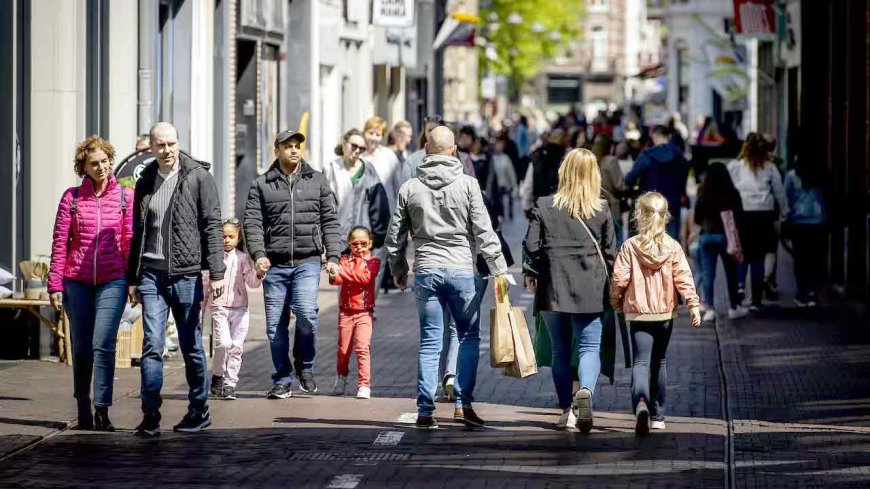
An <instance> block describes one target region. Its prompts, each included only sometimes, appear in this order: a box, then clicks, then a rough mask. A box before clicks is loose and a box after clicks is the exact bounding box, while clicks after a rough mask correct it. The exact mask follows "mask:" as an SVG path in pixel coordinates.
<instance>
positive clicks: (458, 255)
mask: <svg viewBox="0 0 870 489" xmlns="http://www.w3.org/2000/svg"><path fill="white" fill-rule="evenodd" d="M428 139H429V140H428V142H427V143H426V152H427V156H426V158H425V159H424V160H423V163H422V164H421V165H420V166H419V167H418V169H417V176H416V178H412V179H411V180H408V181H407V182H405V183H404V184H403V185H402V188H401V189H400V190H399V198H398V201H397V205H396V211H395V212H394V213H393V217H392V220H391V221H390V229H389V232H388V233H387V241H386V247H387V251H388V252H389V254H390V265H391V266H392V270H393V275H394V279H395V282H396V285H398V286H399V287H400V288H401V289H405V288H406V287H407V280H408V276H407V274H408V271H409V268H408V262H407V260H406V258H405V256H404V254H403V253H401V252H400V248H401V247H400V243H399V239H400V237H401V236H402V235H404V234H405V233H407V232H408V231H410V232H411V236H412V237H413V239H414V257H415V258H414V273H415V276H414V289H415V292H416V297H417V311H418V314H419V318H420V350H419V353H418V367H417V422H416V426H417V427H419V428H422V429H430V428H434V427H437V423H436V421H435V417H434V415H435V402H434V397H435V391H436V389H437V384H438V359H439V356H440V354H441V347H442V336H443V328H444V314H443V309H442V306H443V305H445V304H446V306H447V308H448V309H449V311H450V314H451V316H452V317H453V320H454V321H455V322H456V330H457V335H458V337H459V358H458V366H457V372H456V381H455V385H454V391H455V395H456V401H455V409H454V419H455V420H456V421H459V422H461V423H464V424H465V425H467V426H472V427H483V426H485V422H484V421H483V419H481V418H480V417H479V416H478V415H477V413H476V412H475V411H474V409H473V405H472V403H473V401H474V386H475V383H476V380H477V365H478V360H479V357H480V301H481V299H482V287H480V282H481V281H482V278H480V276H479V275H477V274H476V273H475V263H474V262H475V253H476V252H480V253H481V254H483V256H484V259H485V260H486V263H487V265H488V267H489V269H490V271H491V273H492V275H494V276H495V277H496V278H497V280H505V277H504V276H505V275H506V274H507V265H506V263H505V260H504V257H503V256H502V252H501V243H500V242H499V240H498V237H497V236H496V234H495V232H494V231H493V229H492V224H491V222H490V219H489V216H488V215H487V212H486V208H485V207H484V205H483V197H482V195H481V193H480V187H479V185H478V183H477V180H476V179H475V178H473V177H470V176H468V175H463V169H462V163H461V162H460V161H459V160H458V159H457V158H456V156H455V155H456V153H457V148H456V143H455V142H454V137H453V132H452V131H451V130H450V129H449V128H447V127H436V128H435V129H433V130H432V131H431V132H430V133H429V136H428Z"/></svg>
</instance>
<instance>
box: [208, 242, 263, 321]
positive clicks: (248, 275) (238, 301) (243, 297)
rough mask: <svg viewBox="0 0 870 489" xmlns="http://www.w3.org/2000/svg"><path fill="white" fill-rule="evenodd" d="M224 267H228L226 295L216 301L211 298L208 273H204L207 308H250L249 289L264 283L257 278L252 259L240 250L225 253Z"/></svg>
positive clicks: (225, 276)
mask: <svg viewBox="0 0 870 489" xmlns="http://www.w3.org/2000/svg"><path fill="white" fill-rule="evenodd" d="M224 265H226V266H227V271H226V272H225V273H224V280H226V285H225V286H224V293H223V294H221V296H220V297H218V298H217V299H216V300H213V299H212V298H211V289H209V287H210V285H211V282H210V281H209V276H208V271H204V272H202V283H203V290H204V291H205V307H211V306H224V307H248V287H251V288H252V289H256V288H257V287H259V286H260V284H262V283H263V280H262V279H260V278H259V277H257V272H256V270H254V266H253V264H252V263H251V258H250V257H249V256H248V254H247V253H244V252H241V251H239V250H233V251H230V252H229V253H227V252H224Z"/></svg>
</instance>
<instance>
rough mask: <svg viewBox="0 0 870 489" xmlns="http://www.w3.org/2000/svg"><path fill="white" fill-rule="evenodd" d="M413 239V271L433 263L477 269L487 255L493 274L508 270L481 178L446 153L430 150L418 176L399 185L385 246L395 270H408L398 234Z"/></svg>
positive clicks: (438, 265) (433, 264) (434, 264)
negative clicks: (466, 172)
mask: <svg viewBox="0 0 870 489" xmlns="http://www.w3.org/2000/svg"><path fill="white" fill-rule="evenodd" d="M408 231H410V232H411V236H412V237H413V239H414V271H415V272H419V271H420V270H425V269H430V268H453V269H462V270H474V269H475V266H474V263H475V256H476V255H477V253H480V254H482V255H483V257H484V259H485V260H486V263H487V265H488V266H489V269H490V272H491V273H492V275H494V276H497V275H503V274H506V273H507V264H506V263H505V259H504V256H502V252H501V243H500V242H499V239H498V236H496V234H495V232H494V231H493V229H492V223H491V222H490V220H489V214H488V213H487V212H486V207H484V205H483V196H482V195H481V194H480V185H478V183H477V179H475V178H474V177H470V176H467V175H464V174H463V171H462V163H460V161H459V160H458V159H457V158H455V157H453V156H446V155H428V156H426V158H425V159H424V160H423V163H421V164H420V166H419V167H417V175H416V177H415V178H412V179H410V180H408V181H407V182H405V183H404V184H403V185H402V187H401V188H400V189H399V196H398V198H397V202H396V211H395V212H394V213H393V217H392V219H391V220H390V227H389V230H388V232H387V240H386V243H385V244H386V248H387V252H388V253H389V254H390V267H391V268H392V272H393V275H396V276H401V275H405V274H406V273H408V262H407V260H406V259H405V255H404V254H403V253H401V252H400V251H399V248H400V246H399V237H400V236H403V235H404V234H405V233H406V232H408Z"/></svg>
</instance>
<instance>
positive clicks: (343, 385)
mask: <svg viewBox="0 0 870 489" xmlns="http://www.w3.org/2000/svg"><path fill="white" fill-rule="evenodd" d="M345 391H347V377H344V376H342V375H336V376H335V384H333V386H332V394H333V395H336V396H343V395H344V393H345Z"/></svg>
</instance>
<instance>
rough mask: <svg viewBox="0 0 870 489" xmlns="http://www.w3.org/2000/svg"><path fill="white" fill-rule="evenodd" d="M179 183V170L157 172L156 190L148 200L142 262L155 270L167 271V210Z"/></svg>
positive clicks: (168, 238)
mask: <svg viewBox="0 0 870 489" xmlns="http://www.w3.org/2000/svg"><path fill="white" fill-rule="evenodd" d="M177 183H178V170H175V171H173V172H170V173H166V174H164V173H163V172H159V171H158V172H157V180H156V182H155V190H154V193H153V194H152V195H151V200H149V201H148V216H147V217H146V219H145V252H144V253H143V254H142V264H143V265H145V266H146V267H147V268H151V269H154V270H161V271H167V270H168V269H169V266H168V265H169V261H168V260H167V258H168V256H167V254H168V253H169V240H170V237H171V236H170V235H171V233H170V230H169V221H170V219H168V218H167V211H168V210H169V203H170V202H171V201H172V194H173V193H175V187H176V184H177Z"/></svg>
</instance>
